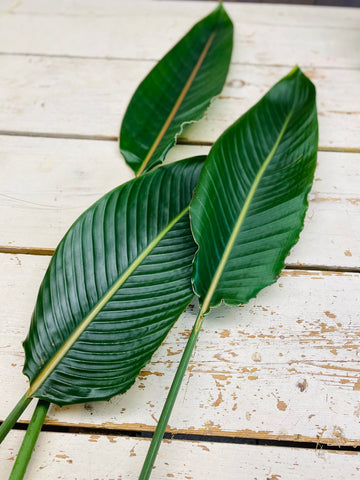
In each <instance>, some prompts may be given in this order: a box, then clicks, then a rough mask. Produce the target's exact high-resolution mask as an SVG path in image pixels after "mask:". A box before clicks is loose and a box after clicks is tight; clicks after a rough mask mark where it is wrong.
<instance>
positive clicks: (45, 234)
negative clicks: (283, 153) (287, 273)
mask: <svg viewBox="0 0 360 480" xmlns="http://www.w3.org/2000/svg"><path fill="white" fill-rule="evenodd" d="M208 150H209V147H196V146H185V145H182V146H177V147H176V148H174V149H173V150H172V151H171V152H170V154H169V160H174V159H181V158H186V157H190V156H193V155H200V154H204V153H207V152H208ZM0 155H1V168H2V176H1V178H0V219H1V224H2V225H3V228H2V229H0V248H2V249H4V247H5V248H8V247H10V248H11V247H26V248H29V247H32V248H55V247H56V245H57V243H58V242H59V241H60V239H61V238H62V236H63V235H64V234H65V232H66V231H67V229H68V228H69V227H70V225H71V224H72V222H73V221H74V220H75V219H76V218H77V217H78V216H79V215H80V214H81V213H82V212H83V211H84V210H85V209H86V208H87V207H88V206H90V205H91V204H92V203H93V202H94V201H96V200H97V199H98V198H99V197H101V196H102V195H103V194H104V193H106V192H107V191H108V190H110V189H112V188H114V187H115V186H117V185H118V184H120V183H122V182H124V181H126V180H129V179H130V178H132V176H133V174H132V171H131V170H130V169H129V168H128V167H127V166H126V165H125V164H124V162H123V160H122V159H121V157H120V154H119V152H118V148H117V144H116V142H101V141H86V140H61V139H47V138H29V137H12V136H3V137H2V140H1V145H0ZM359 169H360V154H359V153H339V152H320V153H319V162H318V169H317V172H316V175H315V182H314V186H313V190H312V193H311V196H310V207H309V210H308V214H307V217H306V222H305V228H304V231H303V232H302V234H301V241H300V242H299V243H298V245H296V247H295V248H294V249H293V251H292V253H291V254H290V256H289V257H288V259H287V262H288V263H299V264H307V265H309V264H318V265H329V266H349V267H356V266H360V251H359V248H358V244H359V239H360V210H359V203H360V192H359V189H358V178H359V175H360V171H359Z"/></svg>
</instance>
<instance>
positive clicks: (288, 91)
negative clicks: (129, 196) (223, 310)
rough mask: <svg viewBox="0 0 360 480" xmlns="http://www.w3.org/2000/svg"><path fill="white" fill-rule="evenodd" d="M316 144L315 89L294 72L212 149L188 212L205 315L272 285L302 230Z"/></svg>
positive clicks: (198, 290) (197, 284)
mask: <svg viewBox="0 0 360 480" xmlns="http://www.w3.org/2000/svg"><path fill="white" fill-rule="evenodd" d="M317 141H318V124H317V114H316V104H315V87H314V85H313V84H312V83H311V82H310V80H308V78H307V77H306V76H305V75H303V73H302V72H301V71H300V70H299V69H298V68H295V69H294V70H293V71H292V72H290V74H289V75H287V76H286V77H285V78H283V79H282V80H281V81H280V82H279V83H278V84H277V85H275V86H274V87H273V88H272V89H271V90H270V91H269V92H268V93H267V94H266V95H265V96H264V97H263V98H262V99H261V100H260V102H259V103H258V104H256V105H255V106H254V107H253V108H251V109H250V110H249V111H248V112H247V113H245V115H243V116H242V117H241V118H240V119H239V120H238V121H237V122H236V123H234V124H233V125H232V126H231V127H230V128H229V129H228V130H227V131H226V132H225V133H224V134H223V135H222V136H221V137H220V138H219V139H218V140H217V142H216V143H215V144H214V146H213V148H212V149H211V151H210V153H209V156H208V159H207V161H206V163H205V167H204V169H203V171H202V173H201V176H200V180H199V183H198V186H197V188H196V191H195V197H194V200H193V201H192V203H191V206H190V216H191V226H192V230H193V234H194V238H195V241H196V243H197V244H198V246H199V248H198V251H197V253H196V259H195V262H194V265H195V268H194V275H193V285H194V289H195V292H196V293H197V295H198V296H199V297H200V301H201V303H202V309H201V311H202V313H203V314H204V313H206V312H207V311H208V310H209V308H210V307H214V306H216V305H218V304H219V303H220V302H221V301H222V300H223V301H224V302H225V303H226V304H228V305H238V304H244V303H246V302H248V300H249V299H250V298H252V297H254V296H255V295H256V294H257V292H259V290H261V289H262V288H264V287H265V286H267V285H270V284H271V283H273V282H275V280H276V278H277V277H278V275H279V273H280V271H281V269H282V268H283V266H284V259H285V257H286V256H287V255H288V253H289V251H290V249H291V247H292V246H293V245H294V244H295V243H296V241H297V240H298V238H299V234H300V231H301V229H302V227H303V220H304V216H305V212H306V208H307V200H306V198H307V194H308V192H309V190H310V188H311V184H312V180H313V175H314V170H315V165H316V153H317Z"/></svg>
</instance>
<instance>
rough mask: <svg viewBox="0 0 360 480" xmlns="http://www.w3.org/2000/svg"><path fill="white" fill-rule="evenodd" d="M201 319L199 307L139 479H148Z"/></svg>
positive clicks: (201, 313) (201, 314)
mask: <svg viewBox="0 0 360 480" xmlns="http://www.w3.org/2000/svg"><path fill="white" fill-rule="evenodd" d="M203 320H204V315H203V311H202V309H201V310H200V312H199V315H198V316H197V318H196V321H195V324H194V327H193V329H192V331H191V334H190V337H189V340H188V342H187V344H186V347H185V350H184V353H183V355H182V357H181V360H180V363H179V366H178V368H177V371H176V374H175V377H174V380H173V382H172V384H171V387H170V390H169V393H168V396H167V398H166V401H165V404H164V407H163V410H162V412H161V415H160V419H159V422H158V424H157V427H156V430H155V433H154V436H153V438H152V440H151V444H150V447H149V451H148V453H147V455H146V458H145V462H144V465H143V468H142V470H141V473H140V476H139V480H148V479H149V478H150V475H151V470H152V467H153V465H154V463H155V459H156V456H157V453H158V451H159V448H160V444H161V440H162V438H163V436H164V433H165V429H166V426H167V423H168V420H169V418H170V415H171V412H172V409H173V407H174V404H175V400H176V397H177V394H178V393H179V390H180V386H181V382H182V379H183V377H184V374H185V372H186V368H187V366H188V364H189V360H190V358H191V354H192V351H193V349H194V347H195V343H196V340H197V337H198V335H199V332H200V328H201V325H202V323H203Z"/></svg>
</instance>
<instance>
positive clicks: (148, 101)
mask: <svg viewBox="0 0 360 480" xmlns="http://www.w3.org/2000/svg"><path fill="white" fill-rule="evenodd" d="M232 43H233V25H232V22H231V20H230V19H229V17H228V15H227V13H226V12H225V10H224V8H223V7H222V5H219V6H218V7H217V8H216V9H215V10H214V11H213V12H212V13H211V14H210V15H208V16H207V17H205V18H204V19H203V20H201V21H200V22H199V23H197V24H196V25H195V26H194V27H193V28H192V29H191V30H190V31H189V32H188V33H187V35H185V37H183V38H182V39H181V40H180V41H179V43H177V44H176V45H175V47H173V49H172V50H170V52H168V53H167V54H166V55H165V57H164V58H163V59H162V60H160V62H159V63H158V64H157V65H156V66H155V68H153V70H152V71H151V72H150V73H149V75H148V76H147V77H146V78H145V79H144V80H143V82H142V83H141V84H140V86H139V87H138V89H137V90H136V92H135V94H134V96H133V97H132V99H131V101H130V104H129V106H128V109H127V111H126V113H125V116H124V119H123V123H122V126H121V131H120V150H121V153H122V154H123V156H124V158H125V160H126V162H127V163H128V164H129V165H130V167H131V168H132V169H133V170H134V171H135V173H136V174H137V175H140V174H141V173H142V172H143V171H146V170H149V169H151V168H152V167H154V166H155V165H157V164H159V163H161V162H162V161H163V160H164V158H165V155H166V153H167V152H168V150H169V149H170V148H171V147H172V146H173V145H174V144H175V141H176V137H177V136H178V135H179V134H180V133H181V131H182V129H183V127H184V125H185V124H186V123H190V122H193V121H196V120H199V119H200V118H201V117H202V116H203V114H204V112H205V110H206V109H207V108H208V106H209V105H210V102H211V100H212V98H213V97H215V96H216V95H218V94H219V93H220V92H221V90H222V87H223V85H224V83H225V78H226V75H227V72H228V69H229V64H230V58H231V51H232Z"/></svg>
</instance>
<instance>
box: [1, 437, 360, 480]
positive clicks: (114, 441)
mask: <svg viewBox="0 0 360 480" xmlns="http://www.w3.org/2000/svg"><path fill="white" fill-rule="evenodd" d="M22 436H23V432H16V433H14V435H13V437H12V438H11V439H9V440H7V441H6V443H5V445H4V448H3V449H2V450H0V461H1V462H2V463H3V464H4V466H5V467H4V470H3V471H2V474H3V475H4V478H7V474H9V473H10V466H11V462H10V461H9V458H10V459H12V458H14V457H15V455H16V452H17V450H18V448H19V445H20V442H21V438H22ZM148 445H149V441H148V440H145V439H139V438H137V439H135V438H129V437H115V436H111V435H96V434H93V435H69V434H61V433H41V434H40V438H39V440H38V444H37V446H36V455H34V458H33V459H32V460H31V462H30V465H29V469H28V478H31V479H36V480H48V479H49V478H57V479H69V480H70V479H75V478H76V479H78V480H88V479H90V478H91V479H104V478H106V479H109V480H110V479H112V480H115V479H116V480H136V479H137V478H138V474H139V473H140V470H141V466H142V459H143V458H144V456H145V454H146V450H147V448H148ZM54 472H56V473H57V476H56V477H55V475H54ZM225 472H226V476H225ZM339 472H346V479H347V480H356V479H358V478H359V472H360V456H359V455H358V454H356V453H354V452H339V451H329V450H325V449H318V450H304V449H299V448H283V447H264V446H259V445H257V446H255V445H229V444H224V443H211V442H197V443H195V442H188V441H176V440H175V441H169V440H167V441H165V442H164V444H163V446H162V450H161V453H160V455H159V457H158V461H157V464H156V466H155V469H154V472H153V477H152V478H158V479H164V480H165V479H166V480H168V479H172V478H175V479H184V480H198V479H201V478H207V479H209V480H217V479H219V478H226V480H243V479H244V480H248V479H264V480H281V479H286V480H299V478H301V479H303V480H314V479H315V478H316V480H338V479H339Z"/></svg>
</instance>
